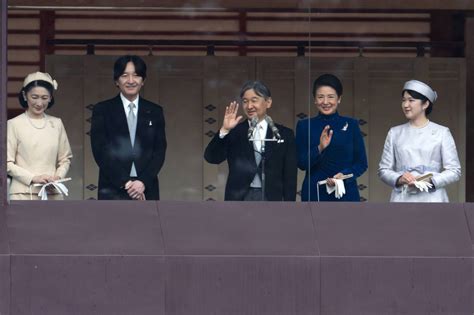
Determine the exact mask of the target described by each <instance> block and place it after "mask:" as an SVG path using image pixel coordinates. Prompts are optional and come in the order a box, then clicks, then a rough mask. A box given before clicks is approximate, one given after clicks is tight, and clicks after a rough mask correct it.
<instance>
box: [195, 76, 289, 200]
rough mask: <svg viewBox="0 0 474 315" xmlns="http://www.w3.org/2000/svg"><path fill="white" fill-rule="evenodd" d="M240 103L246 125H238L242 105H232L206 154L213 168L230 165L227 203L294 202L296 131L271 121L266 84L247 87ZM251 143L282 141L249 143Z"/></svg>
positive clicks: (228, 108)
mask: <svg viewBox="0 0 474 315" xmlns="http://www.w3.org/2000/svg"><path fill="white" fill-rule="evenodd" d="M240 98H241V100H242V105H243V109H244V112H245V114H246V116H247V118H248V119H246V120H245V121H243V122H240V121H241V120H242V116H237V111H238V108H239V104H238V103H237V102H232V103H230V105H229V106H227V107H226V111H225V115H224V122H223V124H222V128H221V129H220V130H219V133H217V134H216V135H215V136H214V138H213V139H212V140H211V142H210V143H209V144H208V146H207V148H206V151H205V153H204V158H205V159H206V161H207V162H209V163H212V164H219V163H222V162H223V161H225V160H227V163H228V165H229V175H228V178H227V183H226V188H225V200H248V201H251V200H271V201H282V200H285V201H294V200H295V199H296V173H297V168H296V145H295V139H294V135H293V131H292V130H291V129H289V128H286V127H284V126H282V125H278V124H277V125H276V126H275V124H273V121H272V120H271V119H269V116H267V114H266V113H267V109H269V108H270V107H271V106H272V98H271V94H270V90H269V89H268V88H267V87H266V86H265V85H264V84H263V83H262V82H260V81H249V82H247V83H245V84H244V86H243V87H242V89H241V91H240ZM275 127H276V129H275ZM250 128H251V129H250ZM249 129H250V130H249ZM249 138H250V139H253V140H256V139H275V140H276V139H280V141H268V142H263V141H249ZM263 162H264V163H263ZM263 164H265V167H264V172H263V167H262V165H263ZM263 175H264V176H265V177H264V178H263ZM262 188H263V189H262ZM262 190H264V195H265V196H264V198H263V194H262Z"/></svg>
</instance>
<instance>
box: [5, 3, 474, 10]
mask: <svg viewBox="0 0 474 315" xmlns="http://www.w3.org/2000/svg"><path fill="white" fill-rule="evenodd" d="M8 4H9V7H10V8H18V7H20V8H21V7H35V8H40V7H46V8H48V7H49V8H52V9H53V8H68V7H69V8H76V9H81V8H82V9H84V8H86V9H87V8H88V7H89V8H96V9H101V8H103V9H107V8H110V9H133V8H137V9H140V8H147V9H170V8H179V9H180V10H189V9H192V10H196V9H203V10H208V9H213V10H225V9H249V10H251V9H284V10H289V9H293V10H294V9H297V10H307V9H311V10H423V11H426V10H474V1H469V0H449V1H447V0H398V1H380V0H346V1H328V0H278V1H274V0H259V1H254V0H214V1H201V0H140V1H136V0H101V1H97V0H81V1H80V2H79V1H77V0H9V1H8Z"/></svg>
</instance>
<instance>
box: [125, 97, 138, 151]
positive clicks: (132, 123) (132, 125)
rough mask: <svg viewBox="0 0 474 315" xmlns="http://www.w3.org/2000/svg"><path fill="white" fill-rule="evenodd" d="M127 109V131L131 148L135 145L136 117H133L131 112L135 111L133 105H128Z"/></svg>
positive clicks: (133, 114)
mask: <svg viewBox="0 0 474 315" xmlns="http://www.w3.org/2000/svg"><path fill="white" fill-rule="evenodd" d="M128 109H129V110H128V116H127V123H128V131H129V132H130V141H131V142H132V147H133V145H134V144H135V133H136V131H137V116H135V113H134V112H133V110H134V109H135V104H133V103H130V104H128Z"/></svg>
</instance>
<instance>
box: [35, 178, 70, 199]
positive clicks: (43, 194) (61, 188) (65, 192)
mask: <svg viewBox="0 0 474 315" xmlns="http://www.w3.org/2000/svg"><path fill="white" fill-rule="evenodd" d="M50 185H52V186H53V187H54V188H56V190H57V191H58V192H59V193H60V194H63V195H66V196H67V195H68V191H69V190H68V189H67V187H66V186H65V185H64V184H63V183H58V182H51V183H47V184H44V185H43V186H42V187H41V189H40V191H39V193H38V197H41V200H48V192H47V191H46V187H48V186H50Z"/></svg>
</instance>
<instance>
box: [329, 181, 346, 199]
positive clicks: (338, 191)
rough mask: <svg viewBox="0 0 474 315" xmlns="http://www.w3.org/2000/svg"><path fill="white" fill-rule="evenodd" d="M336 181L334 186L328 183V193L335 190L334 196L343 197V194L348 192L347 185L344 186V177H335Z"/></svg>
mask: <svg viewBox="0 0 474 315" xmlns="http://www.w3.org/2000/svg"><path fill="white" fill-rule="evenodd" d="M333 180H334V182H335V183H336V184H335V185H334V186H329V185H328V184H327V183H326V191H327V193H328V195H330V194H332V193H333V192H335V194H334V196H335V197H336V198H337V199H341V197H342V196H344V194H345V193H346V187H345V186H344V180H343V179H335V178H334V179H333Z"/></svg>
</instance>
